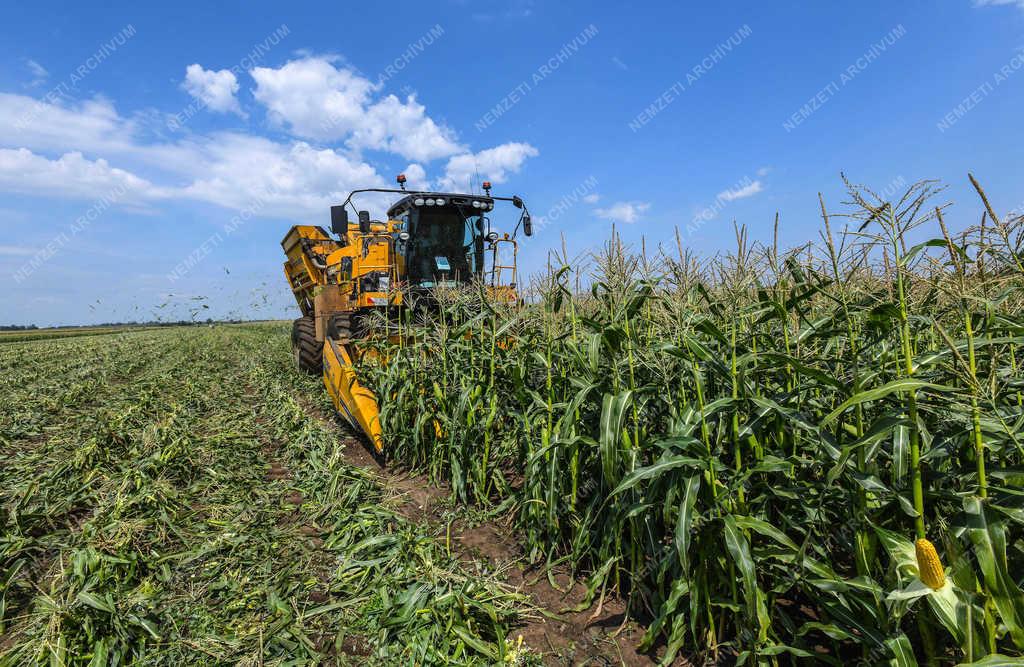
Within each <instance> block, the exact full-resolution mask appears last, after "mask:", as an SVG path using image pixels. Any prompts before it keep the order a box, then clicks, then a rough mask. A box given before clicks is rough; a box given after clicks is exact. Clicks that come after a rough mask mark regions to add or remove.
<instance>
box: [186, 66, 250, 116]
mask: <svg viewBox="0 0 1024 667" xmlns="http://www.w3.org/2000/svg"><path fill="white" fill-rule="evenodd" d="M181 87H182V88H183V89H184V90H185V91H186V92H187V93H188V94H189V95H191V96H192V97H194V98H196V99H197V100H199V101H200V102H202V103H203V106H205V107H206V108H207V109H210V110H212V111H220V112H222V113H228V112H230V113H235V114H238V115H239V116H241V117H243V118H245V113H244V112H243V111H242V107H241V106H239V104H238V98H237V97H235V95H236V94H237V93H238V79H237V78H235V75H234V74H233V73H232V72H231V71H230V70H226V69H222V70H217V71H214V70H212V69H203V67H202V66H201V65H199V64H198V63H194V64H192V65H189V66H188V67H187V68H185V81H184V82H183V83H182V84H181Z"/></svg>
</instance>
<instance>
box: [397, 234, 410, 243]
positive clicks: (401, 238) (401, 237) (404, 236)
mask: <svg viewBox="0 0 1024 667" xmlns="http://www.w3.org/2000/svg"><path fill="white" fill-rule="evenodd" d="M398 240H399V241H408V240H409V232H402V233H401V234H399V235H398Z"/></svg>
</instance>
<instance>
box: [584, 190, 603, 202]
mask: <svg viewBox="0 0 1024 667" xmlns="http://www.w3.org/2000/svg"><path fill="white" fill-rule="evenodd" d="M599 199H601V195H599V194H597V193H596V192H592V193H591V194H589V195H583V201H584V202H586V203H587V204H596V203H597V202H598V200H599Z"/></svg>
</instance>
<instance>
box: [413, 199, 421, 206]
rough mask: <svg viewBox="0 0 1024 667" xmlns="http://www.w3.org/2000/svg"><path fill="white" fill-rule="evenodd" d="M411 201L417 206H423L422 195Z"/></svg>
mask: <svg viewBox="0 0 1024 667" xmlns="http://www.w3.org/2000/svg"><path fill="white" fill-rule="evenodd" d="M412 203H413V204H416V205H417V206H423V197H418V198H417V199H415V200H414V201H413V202H412Z"/></svg>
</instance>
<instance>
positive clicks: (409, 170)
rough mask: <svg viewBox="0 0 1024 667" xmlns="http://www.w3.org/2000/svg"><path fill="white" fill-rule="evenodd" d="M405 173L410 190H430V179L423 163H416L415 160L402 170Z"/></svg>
mask: <svg viewBox="0 0 1024 667" xmlns="http://www.w3.org/2000/svg"><path fill="white" fill-rule="evenodd" d="M402 173H403V174H405V179H406V183H405V185H406V187H407V188H409V189H410V190H429V189H430V181H429V180H428V179H427V172H426V170H425V169H424V168H423V165H420V164H416V163H415V162H414V163H412V164H410V165H409V166H408V167H406V168H405V171H403V172H402Z"/></svg>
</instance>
